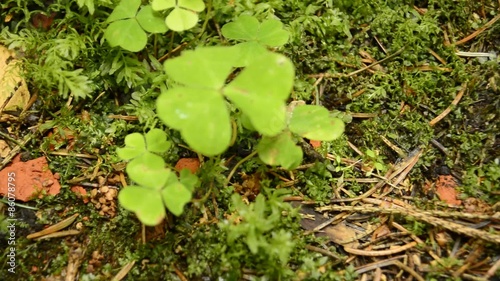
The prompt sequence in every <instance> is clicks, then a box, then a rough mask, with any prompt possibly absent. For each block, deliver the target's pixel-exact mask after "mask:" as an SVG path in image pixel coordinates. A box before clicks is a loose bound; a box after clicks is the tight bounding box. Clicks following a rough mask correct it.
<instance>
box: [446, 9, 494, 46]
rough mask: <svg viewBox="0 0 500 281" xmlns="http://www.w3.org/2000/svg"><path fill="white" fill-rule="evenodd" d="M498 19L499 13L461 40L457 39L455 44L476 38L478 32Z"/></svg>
mask: <svg viewBox="0 0 500 281" xmlns="http://www.w3.org/2000/svg"><path fill="white" fill-rule="evenodd" d="M499 19H500V15H497V16H496V17H494V18H493V19H492V20H490V21H489V22H487V23H486V24H484V25H483V27H481V28H479V29H478V30H476V31H474V32H472V33H471V34H470V35H469V36H467V37H465V38H463V39H462V40H459V41H457V42H455V46H458V45H462V44H464V43H467V42H468V41H470V40H472V39H474V38H476V37H477V36H478V35H479V34H481V33H483V31H485V30H486V29H488V28H489V27H490V26H492V25H493V24H494V23H495V22H496V21H497V20H499ZM446 45H447V44H445V46H446Z"/></svg>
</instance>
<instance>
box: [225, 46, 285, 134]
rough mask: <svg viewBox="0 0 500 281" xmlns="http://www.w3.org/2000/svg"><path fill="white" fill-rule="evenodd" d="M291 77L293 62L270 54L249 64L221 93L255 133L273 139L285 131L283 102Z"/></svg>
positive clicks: (281, 56)
mask: <svg viewBox="0 0 500 281" xmlns="http://www.w3.org/2000/svg"><path fill="white" fill-rule="evenodd" d="M293 78H294V70H293V64H292V62H291V61H290V60H289V59H288V58H286V57H285V56H283V55H279V54H275V53H271V52H269V53H267V54H265V55H262V56H260V57H259V58H257V59H256V60H254V61H253V62H252V63H251V64H250V65H248V66H247V67H246V68H245V69H244V70H243V71H242V72H241V74H240V75H238V76H237V77H236V78H235V79H234V80H233V81H232V82H231V83H230V84H229V85H228V86H226V88H224V90H223V91H224V94H225V95H226V96H227V97H228V98H229V99H230V100H231V101H232V102H233V103H234V104H236V106H238V107H239V108H240V109H241V110H242V111H243V113H244V114H245V115H247V116H248V118H249V119H250V121H251V122H252V125H253V126H254V127H255V129H256V130H257V131H258V132H260V133H261V134H263V135H267V136H273V135H276V134H278V133H280V132H281V131H282V130H283V129H284V128H285V125H286V124H285V123H286V122H285V119H286V114H285V112H286V107H285V100H286V99H287V98H288V96H289V95H290V91H291V89H292V86H293ZM257 81H258V82H257Z"/></svg>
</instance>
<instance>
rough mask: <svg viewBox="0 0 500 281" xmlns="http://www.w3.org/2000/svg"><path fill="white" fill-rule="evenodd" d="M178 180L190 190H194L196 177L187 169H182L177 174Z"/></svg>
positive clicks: (196, 182)
mask: <svg viewBox="0 0 500 281" xmlns="http://www.w3.org/2000/svg"><path fill="white" fill-rule="evenodd" d="M179 177H180V178H179V181H180V183H182V185H184V186H185V187H186V188H187V189H188V190H189V191H190V192H193V191H194V188H195V186H196V184H198V177H197V176H195V175H193V174H191V172H190V171H189V170H188V169H183V170H182V171H181V172H180V175H179Z"/></svg>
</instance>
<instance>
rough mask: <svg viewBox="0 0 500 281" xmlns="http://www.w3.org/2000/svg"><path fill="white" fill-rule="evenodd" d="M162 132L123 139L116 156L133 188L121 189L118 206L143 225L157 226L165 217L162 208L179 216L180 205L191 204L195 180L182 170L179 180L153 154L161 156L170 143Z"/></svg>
mask: <svg viewBox="0 0 500 281" xmlns="http://www.w3.org/2000/svg"><path fill="white" fill-rule="evenodd" d="M166 137H167V136H166V134H165V132H163V131H162V130H159V129H153V130H151V131H149V132H148V133H147V134H146V135H145V136H143V135H141V134H139V133H133V134H130V135H128V136H127V137H126V138H125V147H124V148H118V149H117V154H118V156H119V157H120V158H122V159H124V160H131V159H132V160H131V161H130V162H129V163H128V164H127V174H128V176H129V177H130V179H132V180H133V181H134V182H135V183H136V184H137V185H132V186H128V187H126V188H124V189H123V190H122V191H120V194H119V195H118V200H119V201H120V204H121V205H122V206H123V207H124V208H125V209H128V210H130V211H133V212H135V213H136V215H137V217H138V218H139V220H141V222H142V223H144V224H146V225H151V226H153V225H157V224H158V223H160V222H161V221H162V220H163V218H164V217H165V214H166V212H165V206H166V207H167V208H168V210H170V211H171V212H172V213H173V214H174V215H177V216H179V215H181V214H182V213H183V209H184V205H185V204H187V203H188V202H189V201H190V200H191V196H192V192H193V189H194V186H195V185H196V183H197V178H196V176H194V175H192V174H190V173H189V172H188V171H186V170H183V172H182V173H181V175H180V180H179V179H178V178H177V176H176V175H175V174H174V173H173V172H172V171H171V170H170V169H168V168H166V167H165V161H164V160H163V158H162V157H160V156H159V155H157V154H156V153H164V152H166V151H167V150H168V149H169V147H170V143H169V142H168V141H167V140H166Z"/></svg>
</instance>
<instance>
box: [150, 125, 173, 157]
mask: <svg viewBox="0 0 500 281" xmlns="http://www.w3.org/2000/svg"><path fill="white" fill-rule="evenodd" d="M145 139H146V148H147V150H148V151H150V152H156V153H163V152H166V151H167V150H168V149H169V148H170V142H168V141H167V133H165V132H164V131H162V130H160V129H152V130H150V131H149V132H148V133H147V134H146V136H145Z"/></svg>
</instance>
